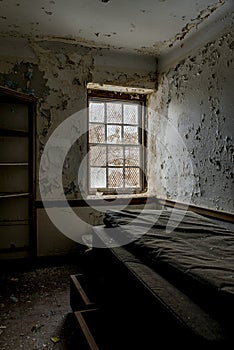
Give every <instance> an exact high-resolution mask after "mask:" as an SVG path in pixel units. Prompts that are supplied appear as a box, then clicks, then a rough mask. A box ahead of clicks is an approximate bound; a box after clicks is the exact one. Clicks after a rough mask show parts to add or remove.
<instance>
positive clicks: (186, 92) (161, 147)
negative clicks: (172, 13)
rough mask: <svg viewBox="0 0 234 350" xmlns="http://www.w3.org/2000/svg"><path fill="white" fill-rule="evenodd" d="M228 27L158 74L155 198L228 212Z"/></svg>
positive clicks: (232, 67) (231, 130) (233, 161)
mask: <svg viewBox="0 0 234 350" xmlns="http://www.w3.org/2000/svg"><path fill="white" fill-rule="evenodd" d="M233 50H234V41H233V27H229V28H228V29H226V30H225V31H224V32H222V33H221V34H220V35H219V36H218V37H216V39H214V40H212V41H209V42H207V43H206V44H204V45H203V46H201V47H200V48H198V49H196V50H194V51H193V52H190V53H189V55H187V56H185V57H184V58H181V59H180V60H177V62H175V63H174V64H173V65H172V66H170V67H169V68H168V69H167V70H164V71H163V72H161V74H160V77H159V83H158V90H157V93H156V94H155V95H154V96H153V98H152V104H151V106H152V119H153V123H154V125H155V132H156V135H157V136H156V137H155V150H154V151H155V154H156V166H155V168H154V169H155V174H156V183H155V187H154V192H155V193H156V196H158V197H160V198H164V199H171V200H177V201H179V202H183V203H191V204H194V205H198V206H202V207H205V208H210V209H218V210H221V211H226V212H233V210H234V207H233V205H234V204H233V197H234V184H233V183H234V167H233V165H234V115H233V112H234V98H233V88H234V59H233Z"/></svg>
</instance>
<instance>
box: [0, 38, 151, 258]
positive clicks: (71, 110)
mask: <svg viewBox="0 0 234 350" xmlns="http://www.w3.org/2000/svg"><path fill="white" fill-rule="evenodd" d="M0 44H1V47H2V48H4V49H3V50H1V53H0V85H3V86H6V87H9V88H11V89H15V90H17V91H21V92H25V93H29V94H34V95H35V96H36V97H37V99H38V100H37V117H36V129H37V156H36V165H37V179H36V180H37V198H36V199H37V200H38V201H40V199H41V195H40V191H39V186H38V172H39V165H40V159H41V155H42V153H43V150H44V147H45V145H46V143H47V141H48V139H49V138H50V136H51V135H52V134H53V132H54V131H55V130H56V128H57V127H58V126H59V125H61V123H62V122H63V121H65V120H67V119H68V118H69V117H70V116H71V115H74V114H77V115H78V118H77V121H76V122H75V124H74V125H73V128H72V133H76V132H77V131H78V133H79V134H83V130H84V131H85V129H86V126H87V114H86V113H81V111H82V110H84V109H86V107H87V89H86V86H87V83H88V82H94V83H99V84H110V85H119V86H126V87H131V86H134V87H141V88H150V89H152V88H153V89H154V88H155V82H156V60H155V59H154V58H152V57H148V56H143V57H142V56H139V55H137V54H121V53H118V52H116V53H112V52H111V51H109V50H108V49H96V48H91V47H86V46H82V45H77V44H73V43H70V42H69V40H65V41H53V40H51V41H50V40H47V41H45V40H44V41H42V40H40V41H39V40H36V39H35V40H25V39H19V38H18V39H16V38H1V39H0ZM69 137H70V134H65V135H64V139H65V138H67V139H69ZM64 139H63V140H62V139H61V140H59V142H58V144H54V148H53V151H52V152H51V153H50V154H49V155H48V163H46V164H44V167H43V168H42V176H43V186H42V191H43V193H44V195H46V196H47V198H48V199H56V200H57V199H59V198H60V196H61V188H60V187H59V185H58V182H59V179H58V178H57V177H56V176H53V177H52V178H49V177H48V172H47V171H48V169H49V164H50V165H51V164H52V166H53V164H55V168H54V170H55V171H54V172H52V173H53V174H54V173H56V171H57V169H56V162H57V161H58V160H59V159H60V157H61V152H60V145H61V143H62V142H65V141H66V140H65V141H64ZM86 152H87V135H86V134H85V133H84V134H83V135H82V136H81V137H80V138H79V139H78V140H77V141H76V142H75V143H74V144H73V145H72V146H71V148H70V151H69V152H68V154H67V157H66V160H65V162H64V164H63V165H62V166H61V169H62V180H63V189H62V190H63V191H64V194H65V196H66V198H67V199H70V200H72V199H82V197H83V195H84V193H81V192H82V191H85V190H86V187H87V183H86V181H87V173H86V172H85V171H84V173H81V176H80V180H78V178H77V174H78V170H79V167H80V164H81V162H82V160H83V159H84V157H85V155H86ZM40 207H41V206H40ZM73 210H74V211H75V212H76V213H77V215H78V216H80V217H81V219H82V225H80V226H79V227H77V231H78V233H90V224H93V225H97V224H101V223H102V212H101V213H100V214H97V213H95V211H94V210H92V208H89V207H86V208H73ZM37 235H38V236H37V242H38V255H55V254H64V253H66V252H71V251H73V250H74V249H76V243H75V242H74V241H72V240H70V239H68V238H66V236H64V235H63V234H61V233H60V232H59V231H58V229H57V228H56V227H55V226H54V225H53V224H52V223H51V222H50V220H49V218H48V217H47V214H46V212H45V209H43V208H38V209H37Z"/></svg>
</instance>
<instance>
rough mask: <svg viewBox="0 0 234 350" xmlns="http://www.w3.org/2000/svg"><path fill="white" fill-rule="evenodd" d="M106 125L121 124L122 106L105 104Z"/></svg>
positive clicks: (119, 104)
mask: <svg viewBox="0 0 234 350" xmlns="http://www.w3.org/2000/svg"><path fill="white" fill-rule="evenodd" d="M106 112H107V123H112V124H113V123H118V124H121V123H122V104H121V103H108V102H107V104H106Z"/></svg>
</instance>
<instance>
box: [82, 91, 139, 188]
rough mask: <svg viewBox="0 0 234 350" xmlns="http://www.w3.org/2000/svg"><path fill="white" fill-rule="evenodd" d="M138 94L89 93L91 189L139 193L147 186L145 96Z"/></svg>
mask: <svg viewBox="0 0 234 350" xmlns="http://www.w3.org/2000/svg"><path fill="white" fill-rule="evenodd" d="M123 95H124V96H123ZM130 97H131V98H130ZM136 97H137V98H132V96H130V95H127V94H117V93H110V94H108V93H107V92H103V91H102V92H100V93H98V92H97V91H91V92H90V93H89V98H88V107H89V169H88V173H89V192H90V193H96V191H101V192H104V193H139V192H141V191H142V190H143V189H144V147H143V145H144V137H143V136H144V133H143V130H144V105H145V99H144V96H140V95H138V96H136Z"/></svg>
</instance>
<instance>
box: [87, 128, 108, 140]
mask: <svg viewBox="0 0 234 350" xmlns="http://www.w3.org/2000/svg"><path fill="white" fill-rule="evenodd" d="M89 142H90V143H103V142H105V125H102V124H89Z"/></svg>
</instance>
